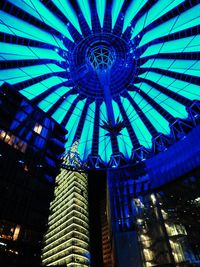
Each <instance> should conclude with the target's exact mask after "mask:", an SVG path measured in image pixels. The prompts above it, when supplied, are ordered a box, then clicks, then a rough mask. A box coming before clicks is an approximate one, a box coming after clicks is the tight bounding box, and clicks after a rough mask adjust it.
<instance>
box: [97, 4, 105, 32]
mask: <svg viewBox="0 0 200 267" xmlns="http://www.w3.org/2000/svg"><path fill="white" fill-rule="evenodd" d="M96 8H97V14H98V17H99V22H100V25H101V28H103V23H104V16H105V8H106V0H96Z"/></svg>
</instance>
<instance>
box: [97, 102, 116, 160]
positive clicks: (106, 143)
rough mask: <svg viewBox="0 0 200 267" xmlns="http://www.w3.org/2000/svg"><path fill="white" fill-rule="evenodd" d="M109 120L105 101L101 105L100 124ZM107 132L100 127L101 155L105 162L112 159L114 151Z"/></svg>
mask: <svg viewBox="0 0 200 267" xmlns="http://www.w3.org/2000/svg"><path fill="white" fill-rule="evenodd" d="M107 120H108V116H107V111H106V105H105V102H103V103H102V104H101V107H100V124H102V122H103V121H107ZM106 134H108V132H107V131H106V130H104V129H103V128H101V127H100V128H99V155H100V156H101V158H102V160H103V161H104V162H108V161H109V159H110V156H111V155H112V153H113V152H112V145H111V139H110V136H107V135H106Z"/></svg>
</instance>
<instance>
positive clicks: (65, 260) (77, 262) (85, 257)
mask: <svg viewBox="0 0 200 267" xmlns="http://www.w3.org/2000/svg"><path fill="white" fill-rule="evenodd" d="M77 144H78V141H76V142H75V143H74V145H73V146H72V148H71V149H70V151H69V152H68V153H67V154H66V157H65V160H64V164H63V165H62V168H61V172H60V174H59V175H58V176H57V178H56V187H55V191H54V200H53V201H52V202H51V204H50V215H49V219H48V230H47V233H46V234H45V237H44V248H43V252H42V264H43V265H45V266H51V265H53V266H57V265H58V266H60V265H62V266H72V267H73V266H76V267H78V266H89V265H90V253H89V221H88V217H89V215H88V190H87V187H88V177H87V174H86V173H84V172H81V171H80V172H78V171H76V170H75V168H77V167H78V166H79V168H80V162H79V158H78V154H77V152H76V147H77ZM70 168H71V169H70Z"/></svg>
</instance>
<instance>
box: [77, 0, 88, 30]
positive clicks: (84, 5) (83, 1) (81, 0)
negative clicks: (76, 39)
mask: <svg viewBox="0 0 200 267" xmlns="http://www.w3.org/2000/svg"><path fill="white" fill-rule="evenodd" d="M77 2H78V4H79V7H80V9H81V11H82V13H83V16H84V18H85V20H86V21H87V24H88V26H89V28H90V30H92V22H91V11H90V5H89V2H88V0H77Z"/></svg>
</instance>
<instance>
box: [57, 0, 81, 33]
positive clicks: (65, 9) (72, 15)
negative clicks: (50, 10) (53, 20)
mask: <svg viewBox="0 0 200 267" xmlns="http://www.w3.org/2000/svg"><path fill="white" fill-rule="evenodd" d="M53 2H54V4H55V5H56V6H57V8H58V9H60V11H61V12H62V13H63V15H64V16H65V17H66V18H67V19H68V20H69V22H71V23H72V24H73V26H74V27H75V28H76V30H77V31H78V32H79V33H80V34H82V32H81V28H80V25H79V22H78V18H77V15H76V12H75V11H74V9H73V7H72V6H71V4H70V2H69V1H68V0H53Z"/></svg>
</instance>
